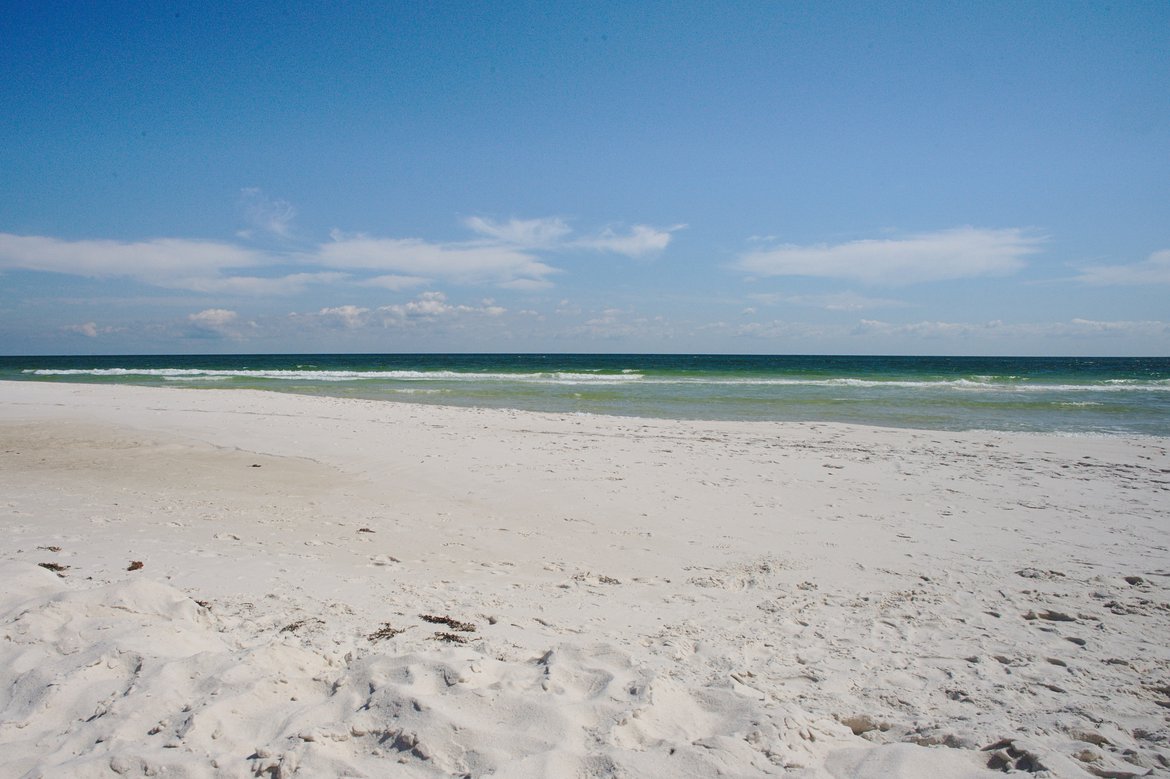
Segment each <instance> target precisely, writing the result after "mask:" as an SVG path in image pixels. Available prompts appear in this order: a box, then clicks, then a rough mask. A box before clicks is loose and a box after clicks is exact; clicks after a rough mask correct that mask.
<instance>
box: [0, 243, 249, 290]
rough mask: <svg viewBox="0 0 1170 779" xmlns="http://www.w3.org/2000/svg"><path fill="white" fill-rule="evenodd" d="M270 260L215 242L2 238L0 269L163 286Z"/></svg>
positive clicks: (246, 250) (236, 247)
mask: <svg viewBox="0 0 1170 779" xmlns="http://www.w3.org/2000/svg"><path fill="white" fill-rule="evenodd" d="M269 261H270V260H269V258H268V257H267V256H266V255H264V254H263V253H261V252H254V251H251V250H249V249H244V248H241V247H239V246H233V245H232V244H226V243H217V242H214V241H191V240H184V239H180V238H157V239H154V240H150V241H106V240H82V241H63V240H60V239H57V238H48V237H44V236H38V235H28V236H25V235H12V234H9V233H0V270H32V271H45V272H49V273H70V274H73V275H76V276H88V277H91V278H103V277H111V276H129V277H130V278H134V279H138V280H140V281H145V282H148V283H151V284H158V283H159V282H165V281H168V280H172V281H173V280H174V279H177V278H182V277H192V276H204V275H215V274H217V273H219V272H220V271H223V270H228V269H236V268H250V267H255V266H259V265H265V264H267V263H268V262H269Z"/></svg>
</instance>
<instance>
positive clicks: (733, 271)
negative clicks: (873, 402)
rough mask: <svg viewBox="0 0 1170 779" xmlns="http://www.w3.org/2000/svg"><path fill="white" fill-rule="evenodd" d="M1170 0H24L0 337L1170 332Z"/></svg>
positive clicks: (690, 343) (1014, 344)
mask: <svg viewBox="0 0 1170 779" xmlns="http://www.w3.org/2000/svg"><path fill="white" fill-rule="evenodd" d="M1168 96H1170V3H1166V2H1160V1H1159V2H1123V3H1117V4H1105V3H1077V2H1052V3H1048V2H1033V3H1026V2H1003V3H999V2H983V3H872V2H869V3H834V2H818V3H796V2H790V3H740V4H734V3H682V2H675V3H636V2H623V3H548V2H545V3H531V4H524V3H519V2H517V3H505V4H481V3H435V4H395V3H382V2H378V3H347V4H344V5H343V4H325V3H320V4H309V3H294V2H281V3H264V2H256V3H249V4H247V7H244V4H235V3H233V4H222V5H220V4H214V3H209V2H208V3H190V2H184V3H176V2H154V3H149V4H147V3H125V4H124V3H110V4H103V3H91V4H78V3H52V2H19V3H16V2H13V3H6V4H5V8H4V12H3V14H0V105H2V106H3V112H2V114H3V115H2V117H0V353H4V354H58V353H63V354H71V353H79V354H80V353H166V352H287V351H303V352H313V351H336V352H350V351H354V352H368V351H372V352H378V351H387V352H399V351H407V352H410V351H558V352H566V351H578V352H592V351H597V352H734V353H855V354H867V353H904V354H1069V355H1079V354H1099V355H1108V354H1119V355H1125V354H1137V355H1143V354H1144V355H1166V354H1170V97H1168Z"/></svg>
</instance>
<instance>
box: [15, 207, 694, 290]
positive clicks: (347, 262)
mask: <svg viewBox="0 0 1170 779" xmlns="http://www.w3.org/2000/svg"><path fill="white" fill-rule="evenodd" d="M243 197H244V201H243V202H244V203H245V210H246V212H247V215H248V217H249V219H250V220H251V222H252V223H253V224H254V226H255V227H256V229H263V230H264V231H266V232H267V233H270V234H273V235H277V236H279V237H283V238H291V229H290V225H291V222H292V218H293V216H294V214H295V212H294V210H293V208H292V206H290V205H289V204H288V203H285V202H284V201H280V200H272V199H270V198H268V197H267V196H266V195H264V193H263V192H261V191H260V190H258V189H247V190H244V191H243ZM465 225H466V226H467V227H468V228H469V229H470V230H471V231H472V232H473V233H474V234H475V236H474V237H472V238H470V239H468V240H464V241H448V242H436V241H428V240H424V239H422V238H392V237H391V238H387V237H376V236H370V235H366V234H362V233H356V234H354V233H342V232H341V231H337V230H335V231H333V233H332V234H331V238H332V240H330V241H327V242H324V243H320V244H316V245H308V246H304V245H302V248H299V249H296V250H293V249H291V248H288V247H285V248H284V249H282V250H280V251H272V250H268V251H264V250H259V249H253V248H247V247H244V246H241V245H238V244H234V243H224V242H218V241H199V240H190V239H184V238H157V239H151V240H145V241H115V240H102V239H96V240H88V239H87V240H63V239H59V238H53V237H49V236H38V235H14V234H10V233H0V271H5V270H26V271H41V272H49V273H64V274H71V275H76V276H86V277H90V278H99V279H106V278H118V277H121V278H130V279H134V280H137V281H140V282H142V283H145V284H150V285H152V286H156V287H162V288H166V289H183V290H190V291H192V292H201V293H205V294H216V295H241V296H243V295H247V296H276V295H293V294H299V293H301V292H304V291H305V290H306V289H308V288H309V287H313V286H324V285H339V284H352V285H355V286H367V287H381V288H383V289H389V290H394V291H398V290H403V289H409V288H411V287H417V286H422V285H425V284H431V283H435V282H451V283H457V284H468V285H477V284H480V285H482V284H487V285H493V286H498V287H503V288H507V289H516V290H538V289H543V288H546V287H549V286H552V280H551V279H552V277H554V276H555V275H556V274H558V273H560V272H561V271H560V269H558V268H556V267H554V266H553V265H551V264H550V263H549V262H547V261H546V259H545V258H544V257H543V256H542V255H544V254H546V253H549V252H561V251H568V250H571V249H576V250H584V251H595V252H614V253H618V254H623V255H626V256H629V257H640V256H646V255H649V254H652V253H654V252H658V251H661V250H662V249H663V248H665V247H666V246H667V244H669V243H670V236H671V231H672V230H675V229H678V228H670V229H669V230H658V229H655V228H652V227H647V226H646V225H635V226H634V227H633V228H631V229H630V230H629V231H627V232H615V231H613V230H604V231H602V232H600V233H597V234H596V235H592V236H586V237H584V238H581V237H573V236H572V230H571V229H570V228H569V226H568V224H567V223H566V222H565V220H563V219H561V218H560V217H549V218H545V219H512V220H510V221H507V222H495V221H492V220H490V219H486V218H483V217H473V218H471V219H468V220H465ZM248 235H251V233H248ZM259 268H265V269H267V270H268V271H269V272H268V273H258V272H257V269H259ZM294 269H299V270H298V272H292V273H290V272H289V271H291V270H294ZM274 270H280V271H284V272H283V273H273V272H272V271H274Z"/></svg>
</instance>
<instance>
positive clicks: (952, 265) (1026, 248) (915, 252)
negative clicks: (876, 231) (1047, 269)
mask: <svg viewBox="0 0 1170 779" xmlns="http://www.w3.org/2000/svg"><path fill="white" fill-rule="evenodd" d="M1042 242H1043V239H1042V238H1039V237H1034V236H1029V235H1027V234H1025V232H1024V231H1022V230H1019V229H1014V228H1013V229H1005V230H985V229H978V228H974V227H959V228H955V229H952V230H942V231H939V232H933V233H920V234H918V235H912V236H909V237H907V238H901V239H869V240H861V241H850V242H847V243H840V244H833V245H829V244H817V245H812V246H795V245H791V244H785V245H783V246H776V247H772V248H767V249H753V250H752V251H749V252H746V253H745V254H742V255H741V256H740V257H739V259H738V260H737V261H736V263H735V264H734V266H733V267H735V268H737V269H738V270H741V271H744V272H746V273H750V274H753V275H756V276H813V277H820V278H834V279H848V280H850V281H861V282H865V283H870V284H890V285H900V284H914V283H919V282H927V281H943V280H949V279H961V278H971V277H975V276H994V275H1003V274H1008V273H1012V272H1014V271H1017V270H1019V269H1020V268H1022V267H1023V266H1024V258H1025V257H1027V256H1028V255H1030V254H1034V253H1035V252H1037V251H1039V246H1040V244H1041V243H1042Z"/></svg>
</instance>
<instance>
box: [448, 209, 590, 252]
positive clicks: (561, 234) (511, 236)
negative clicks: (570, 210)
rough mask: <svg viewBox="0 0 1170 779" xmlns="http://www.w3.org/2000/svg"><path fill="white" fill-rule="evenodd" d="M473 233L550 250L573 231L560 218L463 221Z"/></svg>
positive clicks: (476, 218) (475, 219)
mask: <svg viewBox="0 0 1170 779" xmlns="http://www.w3.org/2000/svg"><path fill="white" fill-rule="evenodd" d="M463 223H464V224H465V225H467V227H468V228H470V229H471V230H472V231H474V232H476V233H479V234H480V235H483V236H486V237H488V238H492V239H495V240H497V241H499V242H500V243H506V244H512V245H514V246H523V247H529V248H549V247H554V246H556V245H557V244H559V243H560V242H561V240H562V239H563V238H565V236H567V235H568V234H569V233H571V232H572V229H571V228H570V227H569V226H568V225H567V224H566V223H565V221H564V220H563V219H561V218H560V217H548V218H545V219H509V220H508V221H507V222H495V221H493V220H491V219H487V218H485V217H481V216H473V217H471V218H469V219H465V220H463Z"/></svg>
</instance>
